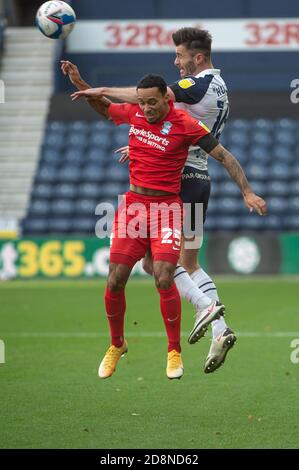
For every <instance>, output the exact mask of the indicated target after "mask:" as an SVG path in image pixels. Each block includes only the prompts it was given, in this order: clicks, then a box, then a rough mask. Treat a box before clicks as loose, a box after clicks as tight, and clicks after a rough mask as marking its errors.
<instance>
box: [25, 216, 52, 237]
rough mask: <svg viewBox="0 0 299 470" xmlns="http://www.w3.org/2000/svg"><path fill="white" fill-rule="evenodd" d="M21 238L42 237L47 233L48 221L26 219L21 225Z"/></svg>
mask: <svg viewBox="0 0 299 470" xmlns="http://www.w3.org/2000/svg"><path fill="white" fill-rule="evenodd" d="M21 228H22V233H23V236H27V235H44V234H45V233H47V232H48V220H47V219H42V218H40V217H38V218H36V219H35V218H30V217H28V218H26V219H25V220H23V221H22V224H21Z"/></svg>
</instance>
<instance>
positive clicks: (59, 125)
mask: <svg viewBox="0 0 299 470" xmlns="http://www.w3.org/2000/svg"><path fill="white" fill-rule="evenodd" d="M67 128H68V125H67V123H65V122H63V121H50V122H48V126H47V129H46V131H47V132H52V131H53V132H60V133H63V132H65V131H66V129H67Z"/></svg>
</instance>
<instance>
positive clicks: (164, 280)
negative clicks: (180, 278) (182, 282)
mask: <svg viewBox="0 0 299 470" xmlns="http://www.w3.org/2000/svg"><path fill="white" fill-rule="evenodd" d="M172 283H173V279H171V278H170V277H164V276H161V277H158V278H156V287H157V288H158V289H162V290H167V289H169V288H170V287H171V284H172Z"/></svg>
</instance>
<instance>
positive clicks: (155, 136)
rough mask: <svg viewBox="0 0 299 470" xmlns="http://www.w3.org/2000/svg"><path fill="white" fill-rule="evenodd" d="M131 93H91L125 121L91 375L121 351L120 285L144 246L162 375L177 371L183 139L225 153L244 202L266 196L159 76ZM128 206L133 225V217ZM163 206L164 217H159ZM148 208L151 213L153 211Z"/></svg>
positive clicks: (100, 106) (260, 204)
mask: <svg viewBox="0 0 299 470" xmlns="http://www.w3.org/2000/svg"><path fill="white" fill-rule="evenodd" d="M137 95H138V105H134V104H126V103H125V104H112V103H111V102H110V101H109V100H107V99H105V98H102V99H101V100H98V99H97V100H96V103H94V105H95V107H96V108H97V111H98V112H100V113H101V114H102V115H103V116H105V117H106V118H108V119H112V120H113V121H114V122H115V123H116V124H122V123H126V124H130V126H131V127H130V131H129V149H130V164H129V171H130V190H129V191H128V193H127V194H126V195H125V200H124V202H123V203H122V204H121V205H120V207H119V209H118V212H117V214H116V217H115V221H114V227H113V232H112V235H113V236H112V245H111V251H110V269H109V275H108V281H107V288H106V293H105V303H106V311H107V317H108V321H109V325H110V334H111V343H112V344H111V346H110V348H109V349H108V351H107V352H106V354H105V357H104V359H103V361H102V362H101V364H100V367H99V376H100V377H101V378H107V377H109V376H111V375H112V374H113V372H114V371H115V367H116V365H117V362H118V360H119V358H120V357H121V355H123V354H124V353H125V352H126V351H127V342H126V340H125V338H124V314H125V292H124V289H125V285H126V282H127V280H128V278H129V275H130V273H131V270H132V268H133V266H134V265H135V263H136V262H137V261H138V260H140V259H141V258H143V256H144V255H145V253H146V250H147V249H148V248H150V249H151V252H152V255H153V273H154V278H155V283H156V287H157V289H158V291H159V294H160V305H161V312H162V316H163V320H164V324H165V328H166V332H167V337H168V358H167V369H166V373H167V376H168V378H170V379H178V378H180V377H181V376H182V375H183V363H182V359H181V347H180V320H181V301H180V296H179V293H178V291H177V288H176V286H175V283H174V271H175V268H176V264H177V261H178V258H179V255H180V243H181V225H182V210H181V200H180V198H179V196H178V193H179V191H180V185H181V171H182V169H183V167H184V165H185V161H186V158H187V153H188V148H189V146H190V145H195V144H197V145H199V146H200V147H201V148H203V149H204V150H205V151H206V152H207V153H209V154H210V155H211V156H212V157H214V158H216V159H217V160H219V161H222V162H223V161H224V160H227V159H229V160H230V161H231V162H232V164H233V165H235V167H236V168H237V169H238V171H241V173H242V184H243V186H244V191H245V192H246V190H247V191H248V199H247V202H248V206H249V207H252V208H255V209H257V208H258V209H259V210H262V211H265V210H266V204H265V201H263V199H261V198H259V197H258V196H256V195H255V194H254V193H253V192H252V191H251V189H250V186H249V184H248V182H247V179H246V177H245V175H244V173H243V172H242V169H241V168H240V166H239V164H238V162H237V160H236V159H235V158H234V157H233V156H232V155H231V154H230V153H229V152H228V151H227V150H226V149H224V148H223V147H222V146H221V145H220V144H219V143H218V141H217V140H216V139H215V138H214V137H213V136H212V135H211V133H210V132H209V130H208V129H207V128H206V127H205V126H204V125H203V124H202V123H201V122H198V121H196V120H195V119H193V118H191V117H190V116H189V115H188V114H187V112H185V111H184V110H178V109H176V108H174V107H173V104H172V102H170V101H169V96H168V94H167V85H166V83H165V81H164V80H163V79H162V77H160V76H158V75H147V76H146V77H144V78H143V79H142V80H141V81H140V82H139V83H138V85H137ZM81 96H85V97H87V98H88V99H91V98H90V96H92V94H91V93H90V90H84V91H79V92H76V93H74V94H73V95H72V98H73V100H75V99H78V98H80V97H81ZM159 205H162V211H159V210H158V211H157V206H159ZM152 206H155V208H156V212H155V211H152ZM136 212H138V224H137V225H138V229H136V223H135V222H136ZM157 212H158V215H157ZM165 212H167V215H168V217H164V215H165ZM153 214H154V215H157V217H153ZM153 219H154V221H153ZM165 220H166V222H165ZM140 227H141V229H140ZM136 231H137V236H136ZM211 309H212V310H211V311H215V312H216V313H215V315H216V316H217V315H218V316H219V315H220V314H221V313H222V309H221V308H219V309H218V310H217V309H215V305H214V302H212V304H211ZM208 314H210V312H208Z"/></svg>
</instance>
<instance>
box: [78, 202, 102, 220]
mask: <svg viewBox="0 0 299 470" xmlns="http://www.w3.org/2000/svg"><path fill="white" fill-rule="evenodd" d="M97 203H98V202H97V201H96V200H95V199H78V200H77V201H76V202H75V212H76V214H77V215H84V216H85V215H90V216H92V215H94V213H95V208H96V206H97Z"/></svg>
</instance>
